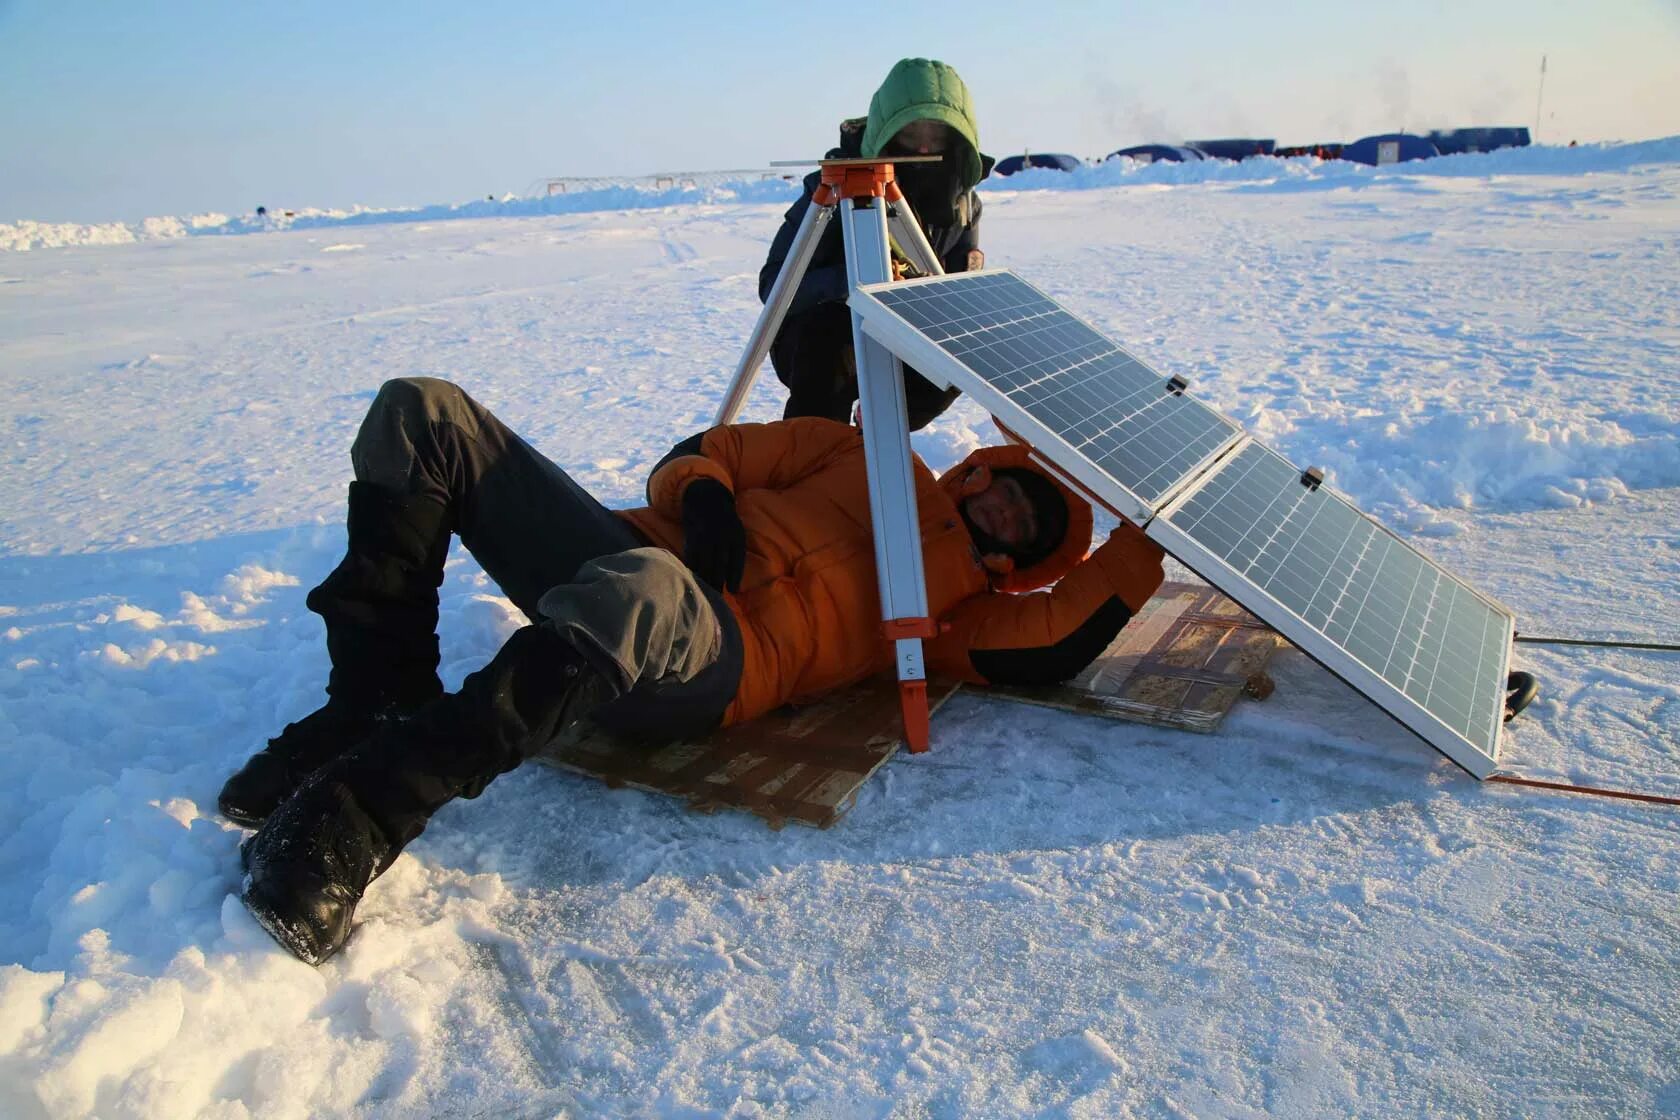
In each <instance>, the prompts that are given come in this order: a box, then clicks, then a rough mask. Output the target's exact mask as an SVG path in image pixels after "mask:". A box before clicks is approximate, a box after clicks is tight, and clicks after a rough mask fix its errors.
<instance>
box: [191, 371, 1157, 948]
mask: <svg viewBox="0 0 1680 1120" xmlns="http://www.w3.org/2000/svg"><path fill="white" fill-rule="evenodd" d="M351 461H352V462H353V464H354V467H355V475H356V477H355V481H354V482H352V483H351V484H350V495H349V507H350V508H349V518H348V523H349V538H350V539H349V548H348V551H347V554H346V555H345V557H344V559H343V561H342V562H341V563H340V564H339V565H338V567H337V568H335V569H334V570H333V571H332V572H331V573H330V574H329V575H328V576H327V577H326V579H325V580H324V581H322V583H321V585H320V586H319V587H316V588H315V589H314V590H313V591H311V592H310V593H309V596H308V599H307V603H308V606H309V609H310V610H312V611H314V612H316V613H317V614H319V615H320V616H321V617H322V619H323V620H324V621H325V623H326V632H327V652H328V655H329V657H330V660H331V664H332V668H331V671H330V674H329V676H328V680H327V702H326V704H325V705H324V706H323V707H322V708H320V709H319V710H318V711H316V712H314V713H312V714H310V715H308V716H306V717H304V718H303V719H301V720H299V721H298V722H296V723H292V724H289V725H287V726H286V728H285V729H284V730H283V731H282V732H281V733H280V735H279V736H278V737H276V738H274V739H272V740H270V741H269V743H268V746H267V747H266V748H265V749H263V750H262V751H260V752H259V753H257V754H256V755H254V756H253V757H252V758H251V759H250V760H249V761H248V762H246V763H245V765H244V767H243V768H242V769H241V770H240V771H239V772H238V773H236V774H235V775H233V777H231V778H230V779H228V782H227V784H226V786H225V787H224V788H223V789H222V792H221V796H220V799H219V803H220V808H221V811H222V813H223V815H224V816H226V817H227V818H228V819H229V820H232V821H235V822H237V823H238V824H241V825H245V826H247V827H258V826H260V828H259V829H258V831H257V833H256V835H255V836H253V837H251V838H250V839H249V840H248V841H247V843H246V845H245V847H244V848H243V849H242V858H243V859H244V862H245V867H246V871H247V875H246V878H245V883H244V889H243V898H244V902H245V905H246V906H247V907H249V908H250V910H251V912H252V913H253V914H254V915H255V916H256V917H257V919H258V920H259V921H260V922H261V923H262V924H263V926H264V927H265V928H266V929H267V930H268V931H269V932H270V933H271V934H273V935H274V937H275V938H276V940H278V941H279V942H280V943H281V944H282V945H284V946H285V947H286V948H287V949H289V950H290V951H291V952H292V953H294V954H295V955H297V956H298V957H299V958H300V959H302V960H304V961H307V962H309V963H311V964H316V963H319V962H321V961H323V960H325V959H326V958H327V957H329V956H331V955H332V954H333V953H334V952H336V951H337V950H338V949H339V948H340V947H341V946H342V945H343V944H344V941H345V939H346V938H347V937H348V936H349V933H350V923H351V918H352V916H353V914H354V912H355V908H356V904H357V902H358V901H359V900H360V899H361V897H362V892H363V891H364V890H365V889H366V888H367V886H368V884H369V883H370V882H372V880H373V879H374V878H375V877H376V876H378V875H379V874H380V873H381V872H383V871H384V870H385V869H386V868H387V867H389V866H390V865H391V863H392V862H393V861H394V860H395V859H396V858H397V855H398V853H400V852H401V851H402V850H403V847H404V846H405V845H407V844H408V843H409V842H410V841H411V840H413V839H414V838H415V837H416V836H418V835H419V834H420V832H421V830H422V829H424V828H425V826H426V822H427V820H428V819H429V818H430V817H431V815H432V814H433V813H435V812H436V811H437V810H438V809H439V808H441V807H442V806H443V805H444V804H446V803H448V802H449V801H451V800H453V799H455V798H457V797H476V796H477V795H478V794H479V793H481V792H482V791H483V790H484V788H485V786H486V785H488V784H489V783H490V782H491V781H492V780H493V779H494V778H496V776H497V775H499V774H502V773H505V772H506V771H508V770H511V769H513V768H514V767H515V766H517V765H519V764H520V763H521V762H522V761H524V760H525V759H527V758H529V757H531V756H532V755H533V754H535V753H537V752H538V751H539V750H541V748H543V747H544V746H545V745H547V744H549V743H550V742H552V741H553V740H554V739H555V738H556V737H557V736H558V734H559V733H560V731H561V730H562V729H563V728H565V727H566V726H567V725H568V724H570V723H572V722H573V721H575V720H578V719H582V718H584V717H586V716H587V717H589V718H590V719H592V720H593V721H594V722H595V724H597V725H598V726H600V727H601V728H603V729H605V730H608V731H611V732H613V733H615V734H620V735H629V736H633V737H639V738H642V739H645V740H650V741H661V740H662V741H672V740H675V739H677V738H679V737H689V736H699V735H704V734H706V733H707V732H709V731H712V730H714V729H715V728H718V727H721V726H725V725H728V724H735V723H740V722H742V721H744V720H749V719H752V718H753V717H754V716H758V715H762V714H763V713H765V712H768V711H770V710H772V709H773V708H776V707H778V706H780V705H782V704H785V703H787V702H789V701H792V700H800V699H806V698H812V697H816V696H818V695H820V694H822V693H826V692H829V691H831V690H834V689H840V688H844V687H846V686H847V685H850V684H853V683H856V682H858V681H861V680H863V679H864V678H866V677H869V676H871V675H873V674H876V673H881V672H885V671H888V670H890V669H891V668H892V665H893V653H892V646H891V643H889V642H888V641H886V640H885V639H884V638H883V637H882V634H881V629H880V625H881V623H880V610H879V598H878V592H877V585H876V580H875V549H874V541H873V536H872V534H871V529H870V519H869V492H868V483H867V478H866V474H865V465H864V453H863V436H862V433H861V432H860V431H859V430H858V429H856V428H853V427H850V426H848V425H845V424H840V423H836V422H834V421H830V420H823V419H815V418H806V419H798V420H782V421H777V422H775V423H771V424H735V425H728V426H723V427H716V428H712V429H711V430H709V431H707V432H704V433H701V434H699V435H696V436H692V437H690V438H689V439H687V440H684V441H683V442H682V443H680V444H678V445H677V446H676V447H675V448H673V449H672V451H671V452H670V454H668V455H667V456H665V458H664V459H663V460H661V462H660V463H659V464H658V465H657V466H656V467H655V468H654V471H653V474H652V475H651V476H650V477H649V479H648V488H647V497H648V504H647V506H646V508H641V509H630V510H623V511H619V512H614V511H611V510H608V509H607V508H606V507H605V506H603V505H601V503H600V502H598V501H596V500H595V499H594V498H592V497H590V495H589V494H588V493H586V492H585V491H584V490H583V489H582V488H581V487H580V486H578V484H577V483H575V482H574V481H572V479H570V478H569V477H567V476H566V474H565V472H563V471H562V470H560V468H559V467H557V466H555V465H554V464H553V463H551V462H549V461H548V460H547V459H545V458H544V457H543V456H542V455H540V454H538V453H537V451H535V450H534V449H533V448H532V447H531V446H530V445H529V444H527V443H526V442H525V441H524V440H522V439H520V438H519V437H518V436H517V435H515V434H514V433H513V432H512V431H510V430H509V429H508V428H507V427H506V426H505V425H504V424H503V423H502V422H501V421H499V420H498V419H497V418H496V417H495V416H493V415H492V414H491V413H490V412H489V411H488V410H487V409H485V408H484V407H483V406H482V405H480V404H479V403H478V402H476V401H474V400H473V399H472V398H471V397H469V396H468V395H467V394H466V393H465V392H463V391H462V390H461V389H460V388H458V387H457V386H455V385H452V384H450V383H449V382H447V381H439V380H434V379H431V378H411V379H401V380H396V381H390V382H387V383H386V384H385V385H384V386H383V387H382V388H381V389H380V391H379V394H378V396H377V397H376V398H375V399H374V401H373V404H372V406H371V407H370V408H369V409H368V414H367V417H366V418H365V419H364V420H363V422H362V426H361V430H360V432H359V433H358V434H357V436H356V440H355V444H354V446H353V447H352V449H351ZM914 471H915V488H916V500H917V504H918V510H919V514H920V523H921V532H922V550H923V556H924V559H925V566H926V574H927V595H928V606H929V610H930V613H931V616H932V617H935V618H937V619H939V620H940V622H941V623H942V624H943V625H942V628H941V629H942V632H941V633H940V635H939V636H938V637H937V638H933V639H930V640H928V641H927V643H926V646H925V653H926V661H927V665H928V668H929V671H930V672H931V673H934V674H939V675H944V676H950V677H958V678H961V679H964V680H968V681H976V682H981V683H998V684H1003V683H1008V684H1040V683H1050V682H1056V681H1062V680H1066V679H1067V678H1069V677H1071V676H1073V675H1074V674H1075V673H1077V672H1079V670H1081V669H1083V668H1084V667H1085V666H1086V664H1088V663H1089V662H1090V661H1091V660H1092V659H1093V658H1095V657H1096V656H1097V655H1098V654H1099V653H1101V652H1102V651H1103V650H1104V649H1105V648H1106V647H1107V646H1108V644H1109V642H1110V641H1111V640H1112V639H1113V638H1114V635H1115V634H1116V633H1117V632H1118V631H1119V629H1120V627H1121V626H1123V625H1124V624H1125V623H1126V621H1127V620H1128V619H1129V618H1131V616H1132V614H1133V613H1134V612H1135V611H1137V610H1139V609H1140V608H1141V607H1142V606H1143V604H1144V603H1145V602H1146V601H1148V599H1149V597H1150V596H1151V595H1152V594H1153V593H1154V592H1155V589H1156V588H1157V587H1158V586H1159V585H1160V582H1161V551H1160V549H1159V548H1157V547H1156V546H1155V544H1154V543H1153V542H1151V541H1150V540H1149V539H1148V538H1146V537H1145V536H1144V535H1143V534H1142V532H1141V531H1139V530H1138V529H1137V528H1136V527H1134V526H1132V525H1129V524H1124V523H1123V524H1122V525H1121V526H1120V528H1118V529H1116V530H1115V532H1114V533H1113V534H1112V535H1110V537H1109V538H1108V541H1107V542H1106V543H1104V544H1103V545H1102V546H1101V547H1100V548H1098V549H1096V551H1094V552H1092V553H1091V554H1090V555H1089V556H1086V555H1085V553H1086V550H1087V548H1088V546H1089V544H1090V539H1091V510H1090V507H1089V506H1088V505H1086V504H1085V502H1084V501H1083V500H1081V499H1079V498H1078V497H1076V496H1074V495H1073V494H1072V493H1071V492H1069V491H1067V490H1065V489H1064V488H1063V487H1062V486H1061V484H1060V483H1058V482H1056V481H1054V480H1052V479H1051V478H1050V477H1048V476H1047V475H1045V474H1042V473H1040V472H1039V471H1037V470H1035V469H1033V468H1032V467H1031V466H1029V465H1028V460H1027V456H1026V453H1025V449H1023V448H1018V447H999V448H982V449H980V450H979V451H976V452H975V453H974V454H973V455H971V456H969V458H968V459H966V460H965V461H964V462H963V463H962V464H961V465H959V466H957V467H956V468H955V469H953V470H951V471H949V472H947V473H946V474H945V475H944V476H943V477H941V478H938V479H936V478H935V477H934V476H933V474H932V473H931V472H930V471H929V470H928V469H927V467H926V466H925V465H923V464H922V462H921V461H920V460H919V459H918V460H915V461H914ZM451 533H454V534H456V535H458V536H459V537H460V538H461V542H462V544H464V545H465V546H466V548H467V550H468V551H469V552H471V553H472V554H473V556H474V557H475V558H476V559H477V560H478V562H479V563H480V564H481V565H483V567H484V570H485V571H486V572H487V573H488V574H489V575H490V577H491V578H492V579H494V580H495V581H496V583H497V584H498V585H499V586H500V587H501V589H502V591H503V592H504V593H506V595H507V596H508V598H510V599H512V600H513V602H514V603H515V604H516V605H518V607H519V609H520V610H522V611H523V612H524V613H525V615H526V617H528V618H529V619H530V620H531V622H530V624H529V625H527V626H525V627H523V628H521V629H519V630H517V631H515V632H514V634H513V635H512V636H511V637H509V638H508V640H507V642H506V643H505V644H503V646H502V647H501V649H500V650H499V651H498V652H497V653H496V655H495V657H493V658H492V659H491V660H490V662H489V663H488V664H487V665H485V666H484V667H483V668H481V669H479V670H478V671H476V672H474V673H472V674H471V675H469V676H468V677H467V678H466V680H465V681H464V682H463V683H462V685H461V688H460V690H459V691H457V692H453V693H445V692H444V691H443V687H442V685H441V684H440V683H439V681H438V676H437V666H438V640H437V633H436V630H437V620H438V587H439V586H440V585H441V584H442V582H443V565H444V558H445V556H446V555H447V553H448V550H449V541H450V534H451ZM1058 579H1059V582H1057V583H1056V585H1055V587H1054V589H1053V590H1050V591H1038V592H1033V593H1031V594H1027V593H1025V592H1028V591H1030V590H1031V589H1032V588H1035V587H1040V586H1043V585H1044V584H1047V583H1049V582H1051V581H1053V580H1058Z"/></svg>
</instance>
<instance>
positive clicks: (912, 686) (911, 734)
mask: <svg viewBox="0 0 1680 1120" xmlns="http://www.w3.org/2000/svg"><path fill="white" fill-rule="evenodd" d="M898 704H899V709H900V710H901V711H902V712H903V713H904V741H905V742H906V743H908V744H909V746H910V753H911V754H921V753H922V752H923V751H925V750H927V749H928V734H929V732H928V698H927V682H926V681H899V682H898Z"/></svg>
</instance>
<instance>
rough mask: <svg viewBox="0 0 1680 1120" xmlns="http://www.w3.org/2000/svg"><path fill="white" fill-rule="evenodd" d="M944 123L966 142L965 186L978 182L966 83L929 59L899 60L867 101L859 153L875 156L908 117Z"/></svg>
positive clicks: (975, 138) (977, 148) (971, 105)
mask: <svg viewBox="0 0 1680 1120" xmlns="http://www.w3.org/2000/svg"><path fill="white" fill-rule="evenodd" d="M926 120H934V121H944V122H945V123H946V124H948V125H950V126H951V127H952V128H953V129H955V130H956V131H957V133H958V135H960V136H961V137H962V138H963V139H964V140H966V141H968V160H967V163H966V165H965V167H964V169H963V189H964V190H967V189H969V188H971V187H973V186H974V184H976V183H978V182H979V181H980V178H981V175H982V171H981V167H980V130H979V129H978V128H976V127H975V124H974V102H973V101H971V100H969V96H968V87H967V86H966V85H964V84H963V80H962V78H961V77H960V76H959V75H958V74H957V72H956V71H955V70H953V69H952V68H951V67H949V66H947V65H945V64H944V63H943V62H936V61H934V60H933V59H931V58H903V59H900V60H899V61H898V62H896V63H894V64H893V68H892V69H891V70H890V71H888V73H887V80H886V81H884V82H882V83H881V88H880V89H878V90H876V91H875V96H874V97H872V98H870V99H869V123H868V125H867V126H865V128H864V130H863V154H864V155H865V156H870V157H873V156H878V155H880V154H881V149H882V148H884V147H886V146H887V141H889V140H891V139H892V138H893V136H894V135H895V134H897V132H898V130H899V129H901V128H903V127H904V126H905V125H907V124H909V123H910V122H911V121H926Z"/></svg>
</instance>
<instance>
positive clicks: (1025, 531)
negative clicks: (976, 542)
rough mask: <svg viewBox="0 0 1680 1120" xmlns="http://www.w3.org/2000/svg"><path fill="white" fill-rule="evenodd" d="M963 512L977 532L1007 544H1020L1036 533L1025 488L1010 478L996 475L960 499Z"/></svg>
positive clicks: (1034, 520) (1035, 523)
mask: <svg viewBox="0 0 1680 1120" xmlns="http://www.w3.org/2000/svg"><path fill="white" fill-rule="evenodd" d="M963 512H965V513H966V514H968V519H969V520H970V521H972V522H974V524H975V525H976V526H977V527H978V528H979V529H980V531H981V532H983V533H985V534H986V535H987V536H989V537H992V538H993V539H995V540H999V541H1002V542H1003V543H1004V544H1006V545H1008V546H1010V547H1011V548H1021V547H1024V546H1026V545H1028V544H1030V543H1032V541H1033V539H1034V538H1035V537H1037V536H1038V521H1037V519H1036V518H1035V517H1034V516H1033V506H1032V503H1031V502H1030V501H1028V500H1027V494H1026V491H1024V490H1022V489H1021V484H1020V483H1019V482H1017V481H1015V480H1014V479H1013V478H1007V477H1005V478H997V479H994V480H993V481H992V484H991V485H990V486H988V487H987V488H986V489H984V490H982V491H980V493H978V494H971V495H970V496H968V497H967V498H964V499H963Z"/></svg>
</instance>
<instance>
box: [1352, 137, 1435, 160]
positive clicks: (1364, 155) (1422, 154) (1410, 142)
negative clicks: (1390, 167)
mask: <svg viewBox="0 0 1680 1120" xmlns="http://www.w3.org/2000/svg"><path fill="white" fill-rule="evenodd" d="M1440 154H1441V153H1440V152H1438V151H1436V149H1435V145H1434V144H1431V143H1430V142H1429V141H1428V140H1427V139H1426V138H1425V137H1422V136H1413V135H1412V134H1411V133H1409V132H1385V133H1384V134H1382V135H1381V136H1367V137H1365V138H1364V139H1363V140H1355V141H1354V142H1353V143H1351V144H1347V145H1344V146H1343V148H1342V158H1343V159H1346V160H1352V161H1353V162H1354V163H1368V164H1370V165H1371V166H1372V167H1378V166H1381V165H1382V164H1387V163H1405V162H1406V161H1407V160H1413V159H1429V158H1430V157H1431V156H1438V155H1440Z"/></svg>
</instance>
